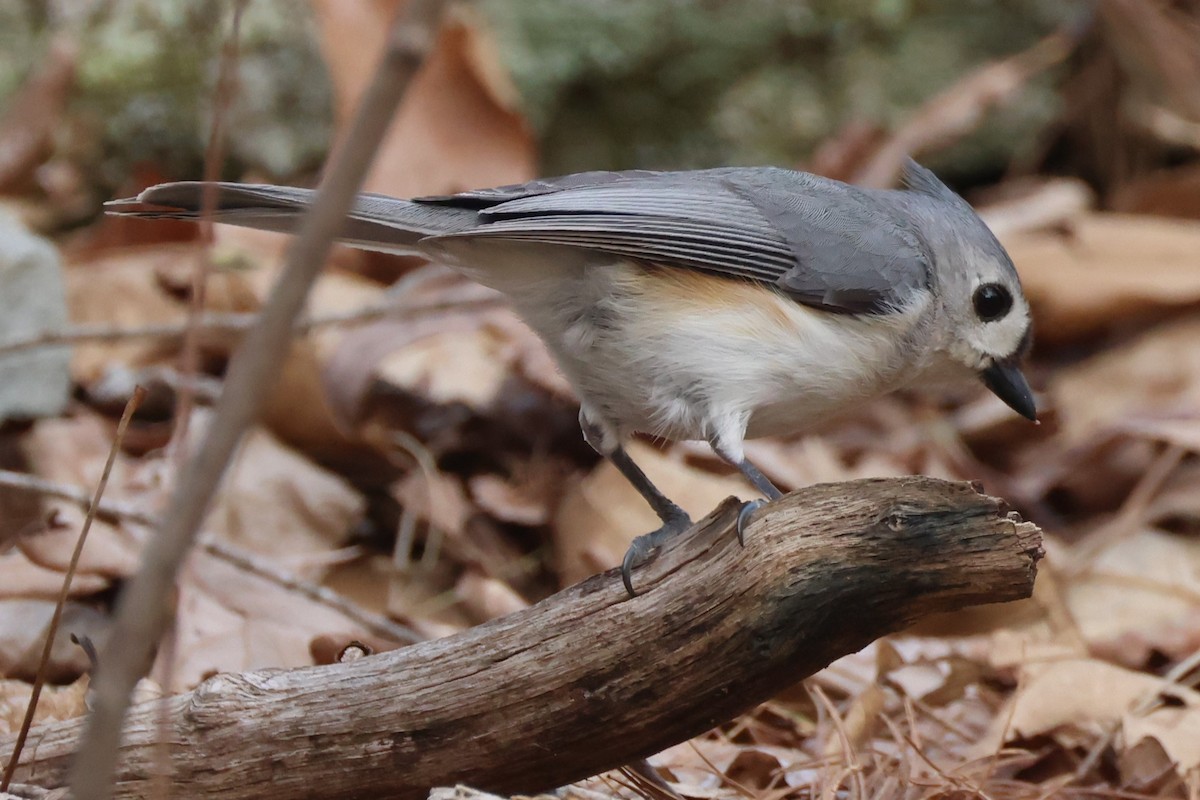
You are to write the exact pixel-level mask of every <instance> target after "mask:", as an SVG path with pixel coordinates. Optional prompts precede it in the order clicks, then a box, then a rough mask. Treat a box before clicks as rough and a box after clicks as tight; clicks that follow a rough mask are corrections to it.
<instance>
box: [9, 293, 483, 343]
mask: <svg viewBox="0 0 1200 800" xmlns="http://www.w3.org/2000/svg"><path fill="white" fill-rule="evenodd" d="M500 302H501V301H500V300H499V298H488V297H480V298H476V299H469V300H457V301H449V302H429V303H411V302H407V301H389V302H383V303H373V304H371V305H366V306H363V307H361V308H354V309H350V310H348V311H335V312H331V313H328V314H319V315H315V316H312V317H308V318H306V319H302V320H300V321H299V322H297V323H296V327H295V330H296V332H297V333H303V332H307V331H310V330H312V329H314V328H323V327H328V326H330V325H346V324H351V323H359V322H371V321H372V320H376V319H379V318H381V317H387V316H391V315H394V314H401V313H402V314H405V315H416V314H437V313H440V312H443V311H462V310H470V309H474V308H495V307H496V306H497V305H499V304H500ZM259 318H260V315H259V314H258V313H257V312H253V311H251V312H244V313H231V314H220V313H209V314H204V315H203V316H201V317H200V320H199V322H198V323H196V326H197V328H199V329H200V330H202V331H211V332H216V333H244V332H245V331H248V330H250V329H251V328H253V327H254V326H255V325H257V324H258V320H259ZM187 328H188V323H187V322H160V323H156V324H151V325H138V326H119V325H105V324H97V325H85V324H81V325H71V326H69V327H66V328H62V329H59V330H53V331H42V332H40V333H35V334H33V335H31V336H25V337H23V338H20V339H10V340H9V341H7V342H3V343H0V357H3V356H6V355H8V354H10V353H19V352H22V351H25V350H35V349H37V348H41V347H59V346H61V345H64V344H86V343H90V342H120V341H125V340H128V339H177V338H181V337H183V336H184V334H186V333H187Z"/></svg>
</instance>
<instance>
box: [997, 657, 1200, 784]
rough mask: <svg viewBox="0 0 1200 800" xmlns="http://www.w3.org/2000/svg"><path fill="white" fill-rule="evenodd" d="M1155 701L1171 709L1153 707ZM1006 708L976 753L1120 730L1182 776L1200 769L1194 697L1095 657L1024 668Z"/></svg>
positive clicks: (1199, 714)
mask: <svg viewBox="0 0 1200 800" xmlns="http://www.w3.org/2000/svg"><path fill="white" fill-rule="evenodd" d="M1160 696H1164V697H1170V698H1171V699H1172V703H1173V704H1168V705H1163V704H1161V703H1158V702H1157V700H1156V699H1157V698H1159V697H1160ZM1010 702H1011V703H1012V706H1013V707H1012V708H1011V709H1009V710H1008V711H1003V710H1002V711H1001V712H1000V714H999V716H997V718H996V720H995V724H994V726H993V729H992V731H991V733H990V734H989V735H988V737H987V738H986V739H985V740H984V741H983V742H981V743H980V746H979V752H980V753H981V754H982V753H989V752H993V753H994V752H997V751H998V749H999V746H1000V745H1001V744H1002V743H1003V741H1005V740H1007V739H1009V738H1011V737H1014V736H1017V737H1023V738H1029V737H1033V736H1040V735H1043V734H1051V735H1054V736H1056V737H1064V738H1065V739H1066V740H1069V741H1076V742H1078V741H1082V742H1087V741H1089V740H1092V741H1094V740H1095V739H1096V738H1098V737H1102V736H1106V735H1109V734H1110V733H1111V732H1112V731H1114V730H1120V731H1122V732H1123V736H1124V740H1125V743H1126V746H1129V747H1132V746H1133V745H1136V744H1137V743H1138V742H1139V741H1141V740H1142V739H1143V738H1146V737H1151V738H1153V739H1155V740H1156V741H1157V742H1158V743H1159V744H1161V745H1162V747H1163V749H1164V750H1165V751H1166V753H1167V754H1168V755H1169V756H1170V758H1171V759H1172V760H1173V761H1174V762H1175V763H1176V764H1177V765H1178V767H1179V772H1180V773H1181V774H1182V773H1183V772H1186V771H1188V770H1190V769H1193V768H1194V767H1196V766H1197V765H1198V764H1200V693H1198V692H1196V691H1193V690H1192V689H1187V688H1184V687H1181V686H1175V685H1170V684H1166V683H1165V682H1164V681H1163V680H1162V679H1161V678H1158V677H1156V676H1154V675H1149V674H1146V673H1144V672H1135V671H1133V670H1127V669H1123V668H1121V667H1116V666H1113V665H1112V664H1108V663H1105V662H1103V661H1097V660H1093V659H1068V660H1063V661H1055V662H1050V663H1042V664H1028V665H1026V666H1025V668H1024V670H1023V678H1022V682H1021V686H1020V688H1019V689H1018V691H1017V693H1016V695H1015V696H1014V697H1013V699H1012V700H1011V701H1010Z"/></svg>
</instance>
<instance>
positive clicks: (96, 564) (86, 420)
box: [19, 411, 149, 596]
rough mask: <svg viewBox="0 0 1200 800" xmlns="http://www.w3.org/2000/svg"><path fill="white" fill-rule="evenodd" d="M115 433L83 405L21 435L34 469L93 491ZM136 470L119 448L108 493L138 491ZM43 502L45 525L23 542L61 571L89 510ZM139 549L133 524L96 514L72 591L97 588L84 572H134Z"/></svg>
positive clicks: (36, 558) (32, 555)
mask: <svg viewBox="0 0 1200 800" xmlns="http://www.w3.org/2000/svg"><path fill="white" fill-rule="evenodd" d="M112 437H113V427H112V424H111V423H110V422H109V421H108V420H105V419H103V418H102V417H100V416H98V415H95V414H91V413H87V412H85V411H79V412H78V413H76V415H75V416H71V417H64V418H60V419H51V420H42V421H40V422H39V423H38V424H36V425H34V426H33V427H32V428H31V429H30V430H29V431H28V432H27V433H26V434H25V435H24V436H23V437H22V438H21V451H22V453H23V454H24V456H25V459H26V462H27V464H28V466H29V469H30V471H31V472H32V473H33V474H35V475H38V476H40V477H42V478H44V479H46V480H49V481H52V482H54V483H59V484H63V485H66V486H70V487H74V488H77V489H80V490H82V491H84V492H85V493H88V494H90V493H91V491H92V489H93V488H94V487H95V486H96V484H97V483H98V482H99V481H100V476H101V473H102V472H103V471H104V463H105V461H106V460H107V458H108V452H109V449H110V448H111V447H112ZM137 472H138V469H137V463H136V462H134V461H133V460H132V459H131V458H129V457H127V456H125V455H123V454H118V457H117V459H116V461H115V462H114V463H113V471H112V475H111V476H110V478H109V484H108V490H107V493H106V496H107V497H108V498H109V499H110V500H111V499H120V500H122V501H126V502H128V501H129V500H130V498H131V497H136V494H137V493H136V492H135V491H134V490H133V489H132V486H133V484H134V483H135V481H136V477H135V476H136V473H137ZM147 505H149V502H148V503H147ZM43 506H44V508H45V509H46V511H47V517H46V518H47V525H46V527H45V528H44V529H43V530H39V531H36V532H32V533H30V534H29V535H27V536H24V537H22V539H21V541H20V542H19V547H20V548H21V549H22V551H24V553H25V554H26V556H28V557H29V559H30V560H31V561H32V562H33V563H36V564H38V565H40V566H42V567H44V568H47V569H51V570H55V571H59V572H62V571H65V570H66V568H67V564H68V563H69V562H70V560H71V554H72V551H74V549H75V543H76V541H77V540H78V538H79V533H80V531H81V530H82V529H83V522H84V519H85V516H86V515H85V513H84V511H83V510H82V509H80V508H79V507H78V506H76V505H74V504H70V503H66V502H64V501H60V500H49V499H47V500H44V501H43ZM148 510H149V509H148ZM140 551H141V543H140V539H139V537H138V536H137V535H135V532H134V531H133V530H132V529H130V528H128V527H125V526H124V525H120V524H115V523H111V522H107V521H104V520H99V519H98V520H95V521H94V522H93V524H92V529H91V532H90V533H89V534H88V541H87V544H86V546H85V547H84V549H83V553H82V555H81V557H80V560H79V566H78V575H77V576H76V581H75V582H74V583H73V584H72V587H71V592H72V595H73V596H79V595H82V594H85V593H88V590H90V591H95V585H94V582H92V581H89V582H87V583H86V584H81V583H79V578H80V577H82V576H88V575H95V576H103V577H104V578H106V579H107V578H123V577H126V576H128V575H130V574H132V572H133V570H135V569H136V568H137V563H138V554H139V553H140ZM60 584H61V575H60Z"/></svg>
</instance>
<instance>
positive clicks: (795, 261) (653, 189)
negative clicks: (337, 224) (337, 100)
mask: <svg viewBox="0 0 1200 800" xmlns="http://www.w3.org/2000/svg"><path fill="white" fill-rule="evenodd" d="M417 202H419V203H426V204H430V205H442V206H453V207H458V208H464V209H467V208H469V209H472V210H475V211H476V213H478V214H479V223H478V224H477V225H474V226H471V227H470V228H469V229H466V230H461V231H457V232H454V233H450V234H446V235H444V237H443V236H436V237H434V238H460V237H471V238H483V237H487V238H497V239H505V240H514V241H527V242H540V243H546V244H559V245H567V246H574V247H585V248H588V249H592V250H598V251H601V252H606V253H612V254H614V255H618V256H624V257H628V258H632V259H638V260H645V261H650V262H653V263H657V264H663V265H666V266H672V267H680V268H686V269H695V270H699V271H703V272H707V273H710V274H714V275H719V276H724V277H729V278H734V279H741V280H751V281H755V282H758V283H762V284H765V285H769V286H772V287H774V288H776V289H778V290H779V291H781V292H783V293H784V294H786V295H788V296H789V297H791V298H793V299H794V300H796V301H797V302H800V303H803V304H805V305H811V306H819V307H822V308H826V309H829V310H833V311H842V312H850V313H888V312H890V311H893V310H895V309H896V308H897V307H899V306H901V305H903V304H904V303H905V301H906V300H908V299H909V298H910V297H911V295H912V293H913V292H914V291H916V290H918V289H919V288H921V287H927V286H928V285H929V282H930V259H929V256H928V252H927V248H926V247H925V246H924V244H923V242H922V241H921V239H920V237H919V236H918V235H917V234H916V232H915V231H914V230H913V229H912V228H911V227H909V226H908V225H907V224H906V223H905V221H904V220H903V219H900V218H898V216H897V215H896V213H895V209H896V206H895V205H894V204H892V203H889V202H887V201H886V200H885V199H884V197H883V196H881V194H880V193H870V192H867V191H865V190H862V189H858V188H855V187H852V186H848V185H846V184H843V183H839V182H837V181H831V180H827V179H824V178H819V177H816V176H813V175H808V174H806V173H799V172H792V171H790V170H782V169H773V168H758V169H751V168H746V169H738V168H733V169H715V170H701V171H696V172H664V173H655V172H642V171H637V172H604V173H581V174H578V175H571V176H567V177H566V178H561V179H552V180H542V181H534V182H532V183H529V184H521V185H515V186H505V187H499V188H497V189H487V190H482V191H476V192H466V193H463V194H458V195H451V196H446V197H431V198H419V199H418V201H417Z"/></svg>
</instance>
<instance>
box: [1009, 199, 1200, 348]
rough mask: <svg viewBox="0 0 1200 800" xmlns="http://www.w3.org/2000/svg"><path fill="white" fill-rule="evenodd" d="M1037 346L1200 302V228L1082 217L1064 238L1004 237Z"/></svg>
mask: <svg viewBox="0 0 1200 800" xmlns="http://www.w3.org/2000/svg"><path fill="white" fill-rule="evenodd" d="M1004 246H1005V247H1006V248H1007V249H1008V252H1009V254H1010V255H1011V256H1012V259H1013V263H1015V264H1016V265H1017V270H1018V271H1019V272H1020V273H1021V283H1022V285H1023V286H1024V289H1025V294H1026V295H1027V296H1028V297H1029V300H1030V303H1031V304H1032V305H1033V310H1034V316H1035V317H1036V320H1037V336H1038V339H1039V340H1040V341H1043V342H1047V343H1057V342H1066V341H1077V340H1080V339H1083V338H1084V337H1086V336H1089V335H1094V334H1096V333H1100V332H1104V331H1109V330H1113V329H1114V328H1117V327H1119V326H1120V324H1121V322H1122V321H1125V320H1128V319H1129V318H1131V317H1135V316H1138V317H1145V316H1149V315H1151V314H1153V313H1154V312H1156V311H1161V310H1166V309H1171V308H1180V307H1183V306H1186V305H1190V304H1193V303H1197V302H1200V269H1197V268H1196V266H1197V255H1196V254H1197V253H1200V223H1194V222H1184V221H1177V220H1167V219H1158V218H1152V217H1134V216H1126V215H1121V214H1102V213H1094V214H1084V215H1082V216H1079V217H1077V218H1075V219H1074V220H1073V221H1072V223H1071V225H1070V229H1069V233H1066V234H1064V233H1062V232H1034V233H1022V234H1016V235H1012V236H1007V237H1004Z"/></svg>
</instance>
